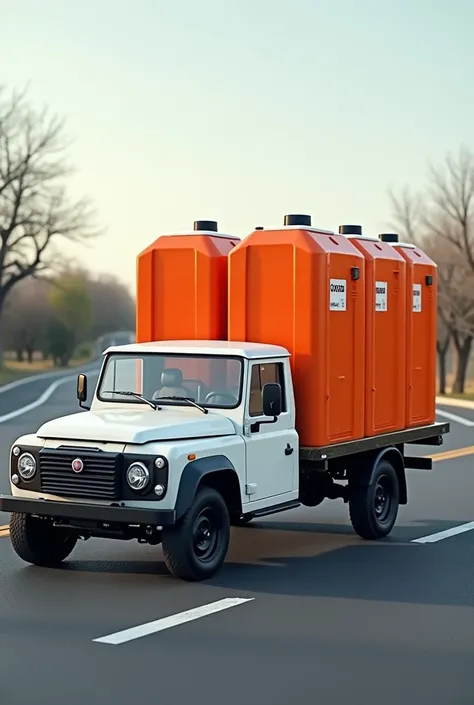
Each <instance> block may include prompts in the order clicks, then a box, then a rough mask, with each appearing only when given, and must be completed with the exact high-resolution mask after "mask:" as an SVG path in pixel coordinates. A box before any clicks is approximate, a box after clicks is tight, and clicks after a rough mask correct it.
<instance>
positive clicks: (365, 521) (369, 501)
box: [349, 459, 400, 540]
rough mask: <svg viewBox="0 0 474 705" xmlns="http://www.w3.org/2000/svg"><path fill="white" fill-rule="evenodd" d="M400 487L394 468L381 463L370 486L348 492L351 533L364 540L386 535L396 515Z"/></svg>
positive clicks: (388, 463) (355, 487)
mask: <svg viewBox="0 0 474 705" xmlns="http://www.w3.org/2000/svg"><path fill="white" fill-rule="evenodd" d="M399 499H400V487H399V482H398V476H397V473H396V470H395V468H394V467H393V465H392V464H391V463H390V462H389V461H388V460H383V459H382V460H381V461H380V463H379V464H378V465H377V467H376V469H375V473H374V476H373V478H372V483H371V484H370V485H369V486H362V485H353V486H352V487H350V490H349V515H350V519H351V523H352V526H353V528H354V531H356V533H358V534H359V536H361V537H362V538H363V539H369V540H370V539H372V540H373V539H380V538H383V537H384V536H388V534H389V533H390V532H391V530H392V529H393V527H394V524H395V521H396V519H397V515H398V507H399Z"/></svg>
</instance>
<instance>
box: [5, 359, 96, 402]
mask: <svg viewBox="0 0 474 705" xmlns="http://www.w3.org/2000/svg"><path fill="white" fill-rule="evenodd" d="M100 362H101V361H100V360H99V364H100ZM96 366H97V361H96V362H89V363H88V364H87V365H84V366H83V367H81V369H79V367H78V368H77V373H78V374H79V372H89V371H90V370H91V368H92V369H95V368H96ZM69 376H70V375H68V377H69ZM58 377H59V378H60V379H64V372H63V371H59V370H58V371H56V372H41V373H40V374H38V375H28V376H27V377H22V378H21V379H17V380H15V381H14V382H9V383H8V384H2V386H1V387H0V394H3V392H9V391H10V390H11V389H16V388H17V387H22V386H23V385H25V384H30V383H31V382H40V381H41V380H43V379H44V380H48V379H57V378H58Z"/></svg>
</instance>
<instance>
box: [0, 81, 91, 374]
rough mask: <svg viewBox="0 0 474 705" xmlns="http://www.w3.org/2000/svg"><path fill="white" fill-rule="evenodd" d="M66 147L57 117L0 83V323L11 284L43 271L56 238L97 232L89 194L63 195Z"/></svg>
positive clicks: (81, 238) (83, 236)
mask: <svg viewBox="0 0 474 705" xmlns="http://www.w3.org/2000/svg"><path fill="white" fill-rule="evenodd" d="M67 146H68V143H67V140H66V139H65V136H64V122H63V121H62V120H61V119H59V118H58V117H56V116H54V115H53V116H50V114H49V112H48V110H42V111H38V110H35V109H33V108H32V107H31V106H30V104H29V103H28V101H27V99H26V95H25V93H24V92H23V93H17V92H13V93H11V94H8V93H7V91H6V89H5V88H2V87H1V86H0V324H1V316H2V312H3V310H4V306H5V302H6V300H7V298H8V297H9V295H10V294H11V292H12V290H13V289H14V287H15V286H16V285H17V284H18V283H19V282H21V281H22V280H24V279H26V278H28V277H31V276H33V275H35V276H39V275H42V274H44V273H46V272H47V271H48V269H49V268H50V267H51V264H52V262H53V260H54V257H55V254H56V253H55V251H54V247H55V245H56V244H57V243H58V242H59V243H60V242H61V239H62V240H69V241H71V242H78V241H84V240H86V239H89V238H92V237H94V236H96V235H98V234H99V231H98V229H97V228H96V227H94V220H95V214H94V211H93V209H92V206H91V204H90V202H89V201H88V199H86V198H83V199H79V200H76V201H74V200H73V199H72V198H70V197H69V196H68V193H67V190H66V179H67V177H68V176H69V175H70V174H71V173H72V170H71V169H70V167H69V166H68V164H67V162H66V160H65V152H66V148H67ZM1 338H2V335H1V329H0V340H1ZM0 362H1V348H0Z"/></svg>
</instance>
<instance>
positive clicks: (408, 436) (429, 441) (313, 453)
mask: <svg viewBox="0 0 474 705" xmlns="http://www.w3.org/2000/svg"><path fill="white" fill-rule="evenodd" d="M449 429H450V424H449V423H433V424H429V425H428V426H417V427H416V428H404V429H402V430H401V431H395V432H392V433H381V434H380V435H379V436H369V437H367V438H358V439H357V440H355V441H347V442H345V443H334V445H330V446H321V447H318V448H313V447H306V446H302V447H301V448H300V460H302V461H306V462H320V461H322V460H331V459H332V458H342V457H344V456H345V455H356V454H357V453H365V452H367V451H370V450H377V449H378V448H386V447H388V446H398V445H401V444H403V443H411V444H417V445H426V446H440V445H442V443H443V435H444V434H446V433H449Z"/></svg>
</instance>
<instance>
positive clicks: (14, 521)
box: [10, 512, 77, 568]
mask: <svg viewBox="0 0 474 705" xmlns="http://www.w3.org/2000/svg"><path fill="white" fill-rule="evenodd" d="M10 540H11V543H12V546H13V550H14V551H15V553H16V554H17V556H19V557H20V558H21V559H22V560H23V561H25V562H26V563H32V564H33V565H38V566H43V567H45V568H55V567H57V566H58V565H59V564H60V563H62V561H63V560H65V559H66V558H67V557H68V556H69V555H70V554H71V552H72V550H73V549H74V547H75V545H76V543H77V536H74V535H73V534H71V533H70V532H69V531H68V530H67V529H62V528H57V527H55V526H53V522H52V521H50V520H49V519H38V518H37V517H32V516H31V515H30V514H18V513H16V512H15V513H13V514H12V515H11V518H10Z"/></svg>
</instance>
